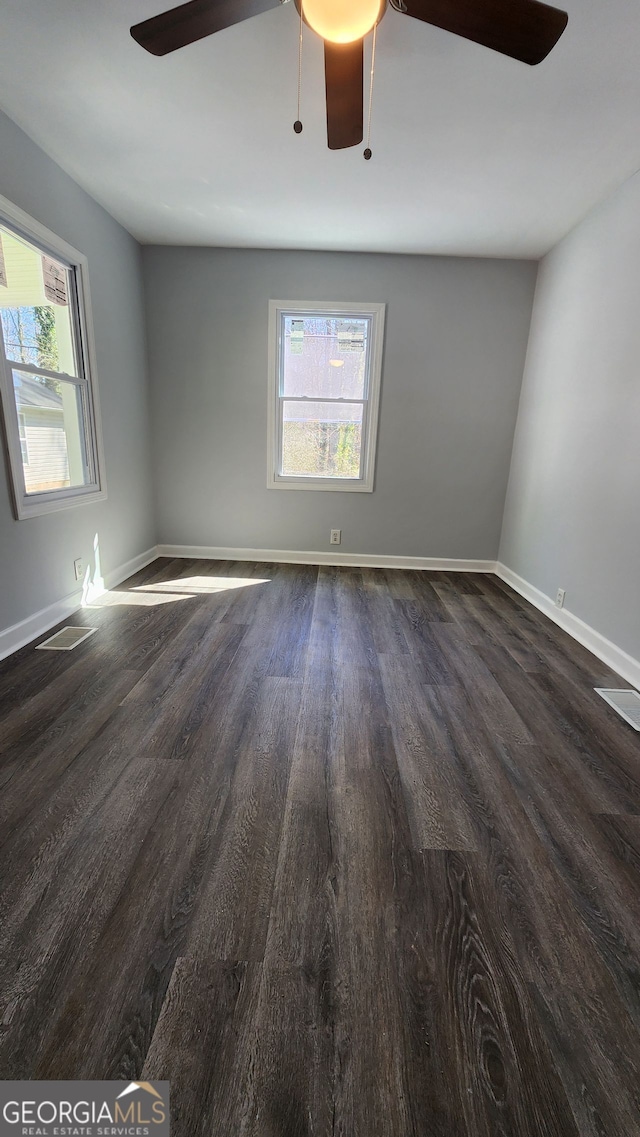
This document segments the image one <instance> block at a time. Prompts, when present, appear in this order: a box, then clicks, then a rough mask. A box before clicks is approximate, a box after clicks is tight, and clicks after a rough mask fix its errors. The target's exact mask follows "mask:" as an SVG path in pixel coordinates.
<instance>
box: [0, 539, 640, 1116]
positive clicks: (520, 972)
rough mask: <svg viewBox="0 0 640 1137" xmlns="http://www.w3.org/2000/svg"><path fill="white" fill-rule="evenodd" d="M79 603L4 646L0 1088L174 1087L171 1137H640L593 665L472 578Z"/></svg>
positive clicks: (628, 745) (635, 804) (609, 729)
mask: <svg viewBox="0 0 640 1137" xmlns="http://www.w3.org/2000/svg"><path fill="white" fill-rule="evenodd" d="M194 576H196V577H200V578H205V579H204V585H202V584H201V585H200V586H197V587H195V588H194V587H193V585H192V584H191V583H190V582H189V579H185V578H193V577H194ZM220 578H231V585H232V587H228V588H224V587H223V590H222V591H217V592H211V591H207V590H206V589H207V588H209V587H216V582H220V583H221V584H222V585H223V586H224V580H222V581H220ZM235 578H241V580H239V581H238V583H237V584H234V579H235ZM180 581H182V582H183V583H180ZM171 582H174V583H171ZM175 582H178V583H175ZM239 584H245V585H246V586H244V587H240V586H238V585H239ZM198 588H200V590H198ZM176 589H177V590H178V591H175V590H176ZM78 621H80V622H82V623H85V624H87V625H95V626H97V627H98V628H99V631H98V633H97V634H96V635H94V636H93V637H92V638H91V639H89V640H87V641H86V642H85V643H84V644H82V645H81V646H80V647H79V648H77V649H76V650H75V651H74V652H71V653H60V654H54V653H49V652H36V651H33V650H32V649H31V648H26V649H24V650H23V651H21V652H19V653H18V654H17V655H15V656H14V657H12V658H11V659H10V660H7V661H5V663H4V664H2V665H0V701H1V706H2V709H3V714H2V718H1V720H0V744H1V748H2V761H1V770H0V775H1V779H2V784H3V790H2V833H1V839H2V849H1V856H2V864H3V890H2V899H1V902H0V915H1V920H2V954H1V972H0V987H1V993H2V1005H1V1007H0V1024H1V1027H0V1077H2V1078H21V1079H27V1078H47V1079H55V1078H139V1077H141V1076H144V1077H145V1078H150V1079H151V1078H168V1079H170V1081H171V1093H172V1102H173V1105H172V1121H173V1133H174V1134H175V1135H176V1137H192V1135H196V1134H198V1135H199V1134H206V1135H211V1137H329V1135H333V1137H338V1135H339V1137H542V1135H545V1137H546V1135H549V1137H551V1135H553V1137H576V1135H578V1134H579V1135H580V1137H588V1135H589V1137H591V1135H593V1137H633V1135H637V1134H640V1112H639V1111H640V1078H639V1072H640V1045H639V1035H638V1027H639V1026H640V920H639V915H640V905H639V903H638V887H639V885H640V745H639V741H638V736H637V735H636V734H635V733H634V732H633V730H631V728H629V727H627V726H626V725H625V724H624V723H623V722H622V721H620V720H619V719H618V718H617V717H616V715H615V713H614V712H613V711H612V710H611V709H610V708H609V707H608V706H607V705H606V704H605V703H604V702H603V701H602V700H600V699H599V698H598V697H597V696H596V695H594V693H593V691H592V688H593V687H594V686H595V685H601V684H604V685H614V686H615V685H619V680H618V679H617V677H616V676H614V675H612V674H611V673H610V672H607V670H606V668H605V667H604V665H603V664H601V663H599V662H598V661H597V660H596V659H594V657H593V656H591V655H590V654H589V653H588V652H587V651H586V650H584V649H582V648H581V647H580V646H579V645H578V644H576V643H575V642H573V641H572V640H570V639H569V638H568V637H567V636H565V635H564V633H562V632H561V631H560V630H559V629H558V628H557V627H555V625H553V624H551V623H550V622H548V621H547V620H545V618H544V617H542V616H541V615H540V614H539V613H537V612H536V611H535V610H534V609H532V608H531V607H530V606H529V605H528V604H527V603H526V602H525V601H524V600H521V599H520V598H519V597H518V596H516V595H515V594H514V593H512V592H511V591H510V589H509V588H507V586H506V585H504V584H502V582H501V581H499V580H497V579H496V578H495V577H492V576H481V575H463V574H454V573H444V572H443V573H429V574H427V573H411V572H406V573H401V572H390V571H385V570H363V571H361V570H355V569H354V570H351V569H334V568H320V569H317V568H315V567H311V566H294V565H270V564H235V563H234V564H231V563H223V562H217V563H213V562H204V561H192V562H189V561H169V560H160V561H156V562H155V563H154V564H153V565H152V566H150V567H149V568H148V569H146V570H144V572H142V573H140V574H139V575H138V576H137V577H135V578H133V579H132V580H131V581H129V582H127V584H126V585H123V586H121V588H120V590H119V591H118V592H117V593H115V594H113V595H111V596H110V597H107V598H105V602H104V603H102V604H100V606H98V607H97V608H94V609H91V608H89V609H86V610H84V611H83V612H82V613H81V614H80V615H79V617H78V620H74V621H72V622H78ZM621 685H623V686H625V685H626V684H621Z"/></svg>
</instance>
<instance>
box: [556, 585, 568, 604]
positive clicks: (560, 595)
mask: <svg viewBox="0 0 640 1137" xmlns="http://www.w3.org/2000/svg"><path fill="white" fill-rule="evenodd" d="M566 595H567V593H566V590H565V589H564V588H559V589H558V591H557V592H556V608H564V598H565V596H566Z"/></svg>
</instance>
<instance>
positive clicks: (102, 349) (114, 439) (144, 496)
mask: <svg viewBox="0 0 640 1137" xmlns="http://www.w3.org/2000/svg"><path fill="white" fill-rule="evenodd" d="M0 194H2V195H3V196H4V197H7V198H9V199H10V200H11V201H12V202H14V204H16V205H18V206H19V207H20V208H21V209H24V210H25V211H26V212H27V213H29V214H31V216H32V217H35V218H36V219H37V220H38V221H40V222H41V223H42V224H43V225H46V226H48V228H49V229H52V230H53V231H54V232H55V233H56V234H57V235H58V236H60V237H62V238H64V239H65V240H66V241H68V242H69V243H70V244H71V245H73V246H74V247H75V248H77V249H78V250H79V251H80V252H82V253H85V254H86V256H87V257H88V259H89V280H90V285H91V298H92V302H93V316H94V324H95V338H96V351H97V366H98V386H99V392H100V402H101V408H102V426H103V435H104V446H105V457H106V474H107V486H108V491H109V496H108V500H107V501H104V502H99V503H96V504H94V505H81V506H77V507H74V508H70V509H65V510H62V511H60V512H57V513H51V514H48V515H46V516H44V517H32V518H29V519H27V520H26V521H15V520H14V518H13V514H12V509H11V499H10V494H9V486H8V482H7V474H6V469H5V463H4V462H2V463H0V466H1V469H0V581H1V587H0V629H3V628H6V627H7V626H10V625H11V624H14V623H17V622H18V621H20V620H22V619H24V618H26V617H27V616H30V615H33V613H34V612H36V611H38V610H40V609H41V608H44V607H47V606H48V605H49V604H52V603H54V602H55V601H57V600H60V599H61V598H63V597H64V596H67V595H69V594H70V593H72V592H73V591H74V589H75V588H76V585H75V580H74V574H73V561H74V558H75V557H79V556H83V557H84V558H85V560H86V561H87V563H88V564H90V563H91V554H92V552H93V541H94V535H95V534H96V533H97V534H98V537H99V542H100V551H101V559H102V568H103V570H104V571H105V572H109V571H110V570H112V569H115V568H117V567H118V566H119V565H121V564H123V563H125V562H126V561H128V560H130V559H131V558H132V557H134V556H136V555H137V554H138V553H140V552H143V551H144V550H145V549H147V548H149V547H150V546H152V545H153V544H154V543H155V521H154V517H153V500H152V486H151V463H150V456H149V455H150V452H149V426H148V423H149V415H148V403H147V384H146V358H145V343H144V315H143V302H142V282H141V270H140V249H139V246H138V245H137V243H136V242H135V241H134V240H133V238H132V237H130V236H129V234H128V233H126V232H125V231H124V230H123V229H122V228H121V227H120V226H119V225H118V224H117V223H116V222H115V221H114V220H113V218H111V217H110V216H109V215H108V214H107V213H105V211H104V210H103V209H102V208H101V207H100V206H99V205H97V204H96V203H95V201H93V199H92V198H90V197H89V196H88V195H87V194H86V193H85V192H84V191H83V190H81V189H80V187H79V186H78V185H77V184H76V183H75V182H74V181H72V180H71V178H69V177H68V176H67V174H65V173H63V171H62V170H61V169H60V167H59V166H57V165H56V164H55V162H53V161H52V160H51V159H50V158H49V157H47V155H46V154H44V153H43V152H42V150H40V149H39V148H38V147H37V146H36V145H35V143H33V142H32V141H31V140H30V139H29V138H28V137H27V136H26V135H25V134H23V132H22V131H21V130H19V128H18V127H17V126H16V125H15V124H14V123H13V122H12V121H11V120H10V119H8V118H7V117H6V116H5V115H4V114H2V113H1V112H0Z"/></svg>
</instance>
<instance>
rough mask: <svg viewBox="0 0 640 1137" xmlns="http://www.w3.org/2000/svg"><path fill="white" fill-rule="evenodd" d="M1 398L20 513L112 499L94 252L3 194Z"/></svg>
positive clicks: (0, 239)
mask: <svg viewBox="0 0 640 1137" xmlns="http://www.w3.org/2000/svg"><path fill="white" fill-rule="evenodd" d="M0 396H1V405H2V416H3V421H4V437H5V442H6V447H7V452H8V458H9V469H10V472H11V482H12V490H13V499H14V508H15V515H16V517H17V519H18V520H23V519H25V518H27V517H32V516H34V515H37V514H41V513H48V512H49V511H51V510H57V509H64V508H66V507H67V506H70V505H79V504H81V503H82V502H87V501H95V500H96V499H102V498H104V497H106V485H105V480H104V458H103V452H102V438H101V432H100V418H99V407H98V392H97V386H96V371H95V357H94V346H93V330H92V323H91V310H90V304H89V281H88V271H87V261H86V258H85V257H84V256H83V255H82V254H81V253H79V252H77V250H75V249H73V248H71V246H70V245H68V244H67V243H66V242H65V241H62V240H61V239H60V238H58V237H56V235H55V234H54V233H51V232H50V231H49V230H48V229H45V228H44V226H42V225H40V224H39V222H37V221H35V220H34V219H33V218H31V217H29V216H28V215H27V214H26V213H23V211H22V210H20V209H18V208H17V207H16V206H14V205H13V204H12V203H11V202H9V201H7V200H6V199H5V198H3V197H0Z"/></svg>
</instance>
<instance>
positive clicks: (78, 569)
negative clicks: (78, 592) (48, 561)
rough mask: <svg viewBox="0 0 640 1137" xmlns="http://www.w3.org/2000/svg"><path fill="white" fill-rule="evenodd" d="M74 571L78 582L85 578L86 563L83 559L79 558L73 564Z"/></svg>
mask: <svg viewBox="0 0 640 1137" xmlns="http://www.w3.org/2000/svg"><path fill="white" fill-rule="evenodd" d="M73 571H74V572H75V574H76V580H82V578H83V576H84V561H83V559H82V557H78V559H77V560H75V561H74V562H73Z"/></svg>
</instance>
